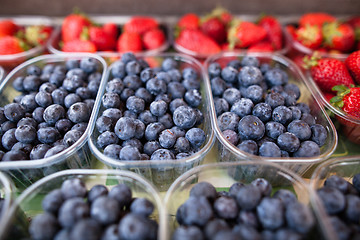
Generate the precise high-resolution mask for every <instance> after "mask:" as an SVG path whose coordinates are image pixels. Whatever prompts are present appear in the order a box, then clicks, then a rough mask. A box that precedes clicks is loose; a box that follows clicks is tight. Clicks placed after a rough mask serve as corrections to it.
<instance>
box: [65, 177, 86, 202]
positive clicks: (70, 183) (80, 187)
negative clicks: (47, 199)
mask: <svg viewBox="0 0 360 240" xmlns="http://www.w3.org/2000/svg"><path fill="white" fill-rule="evenodd" d="M61 193H62V194H63V197H64V198H65V199H69V198H75V197H79V198H83V197H85V196H86V194H87V190H86V186H85V184H84V182H82V181H81V180H80V179H78V178H73V179H67V180H65V181H64V182H63V183H62V185H61Z"/></svg>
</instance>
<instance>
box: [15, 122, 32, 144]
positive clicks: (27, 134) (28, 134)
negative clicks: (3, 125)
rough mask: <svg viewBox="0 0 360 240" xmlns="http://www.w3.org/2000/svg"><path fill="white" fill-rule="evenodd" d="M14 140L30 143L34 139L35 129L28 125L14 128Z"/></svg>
mask: <svg viewBox="0 0 360 240" xmlns="http://www.w3.org/2000/svg"><path fill="white" fill-rule="evenodd" d="M15 138H16V140H18V141H19V142H22V143H32V142H33V141H34V140H35V139H36V129H35V128H34V127H32V126H30V125H22V126H19V127H18V128H16V130H15Z"/></svg>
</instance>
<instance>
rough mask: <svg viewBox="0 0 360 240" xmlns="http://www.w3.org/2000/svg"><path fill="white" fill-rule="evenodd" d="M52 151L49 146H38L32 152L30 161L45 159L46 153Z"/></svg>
mask: <svg viewBox="0 0 360 240" xmlns="http://www.w3.org/2000/svg"><path fill="white" fill-rule="evenodd" d="M49 149H50V146H49V145H48V144H38V145H36V146H34V147H33V149H32V150H31V152H30V160H35V159H41V158H44V156H45V154H46V152H47V151H48V150H49Z"/></svg>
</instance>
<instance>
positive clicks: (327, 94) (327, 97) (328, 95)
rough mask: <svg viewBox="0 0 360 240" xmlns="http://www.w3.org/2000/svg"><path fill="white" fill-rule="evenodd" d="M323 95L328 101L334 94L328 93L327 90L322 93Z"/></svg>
mask: <svg viewBox="0 0 360 240" xmlns="http://www.w3.org/2000/svg"><path fill="white" fill-rule="evenodd" d="M324 97H325V99H326V101H327V102H330V100H331V99H332V98H333V97H335V95H334V94H333V93H329V92H325V93H324Z"/></svg>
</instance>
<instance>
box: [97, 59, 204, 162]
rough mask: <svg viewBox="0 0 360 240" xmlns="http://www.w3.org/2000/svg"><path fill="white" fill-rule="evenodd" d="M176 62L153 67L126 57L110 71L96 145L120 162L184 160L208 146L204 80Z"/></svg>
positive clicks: (98, 120) (168, 61)
mask: <svg viewBox="0 0 360 240" xmlns="http://www.w3.org/2000/svg"><path fill="white" fill-rule="evenodd" d="M178 68H179V66H178V62H176V60H175V59H174V58H166V59H165V60H164V61H163V62H162V65H161V67H158V68H150V67H149V65H148V63H147V62H146V61H144V60H137V59H136V58H135V56H134V55H133V54H132V53H125V54H123V55H122V57H121V60H118V61H117V62H115V63H113V65H112V67H111V73H112V77H113V78H112V79H111V80H109V82H108V83H107V85H106V93H105V94H104V95H103V97H102V106H103V107H104V108H105V110H104V111H103V112H102V115H101V116H100V117H99V118H98V119H97V121H96V128H97V130H98V132H99V136H98V138H97V145H98V147H99V148H100V149H103V150H104V154H105V155H106V156H109V157H111V158H114V159H120V160H149V159H150V160H165V159H181V158H186V157H189V156H191V155H192V154H193V153H195V152H197V151H198V150H199V149H200V147H201V146H202V145H203V143H204V142H205V139H206V136H205V132H204V131H203V130H202V129H201V128H199V127H197V126H199V125H200V124H201V123H202V122H203V121H204V117H203V114H202V112H201V111H200V110H199V109H198V107H199V106H200V104H201V103H202V96H201V93H200V83H201V82H200V80H199V78H198V73H197V72H196V70H195V69H194V68H192V67H186V68H184V69H183V70H179V69H178Z"/></svg>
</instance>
